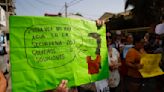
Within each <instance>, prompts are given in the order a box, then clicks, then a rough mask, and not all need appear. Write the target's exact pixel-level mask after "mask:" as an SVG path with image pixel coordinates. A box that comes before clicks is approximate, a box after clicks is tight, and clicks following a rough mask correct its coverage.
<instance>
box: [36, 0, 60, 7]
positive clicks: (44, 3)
mask: <svg viewBox="0 0 164 92" xmlns="http://www.w3.org/2000/svg"><path fill="white" fill-rule="evenodd" d="M35 1H37V2H38V3H40V4H43V5H50V6H53V7H54V6H55V7H61V6H60V5H55V4H53V3H47V2H44V1H43V0H35Z"/></svg>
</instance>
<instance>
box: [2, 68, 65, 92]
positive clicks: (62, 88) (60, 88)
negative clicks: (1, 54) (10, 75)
mask: <svg viewBox="0 0 164 92" xmlns="http://www.w3.org/2000/svg"><path fill="white" fill-rule="evenodd" d="M67 82H68V81H67V80H62V81H61V83H60V84H59V86H58V87H57V88H56V89H55V90H52V91H46V92H68V87H67ZM6 89H7V80H6V79H5V76H4V75H3V73H2V72H1V71H0V92H6Z"/></svg>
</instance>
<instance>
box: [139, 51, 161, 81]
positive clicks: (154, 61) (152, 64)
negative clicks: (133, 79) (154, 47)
mask: <svg viewBox="0 0 164 92" xmlns="http://www.w3.org/2000/svg"><path fill="white" fill-rule="evenodd" d="M161 56H162V55H161V54H144V55H143V56H142V57H141V62H140V63H141V64H143V68H142V69H140V70H139V71H140V73H141V75H142V76H143V78H148V77H154V76H158V75H162V74H164V72H163V71H162V69H161V68H160V67H159V63H160V61H161Z"/></svg>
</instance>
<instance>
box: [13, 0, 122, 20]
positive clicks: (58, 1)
mask: <svg viewBox="0 0 164 92" xmlns="http://www.w3.org/2000/svg"><path fill="white" fill-rule="evenodd" d="M65 2H66V3H67V5H68V14H70V13H74V14H76V13H80V14H82V15H83V16H84V17H86V18H89V19H95V20H96V19H98V18H100V17H101V16H102V15H103V14H104V13H105V12H111V13H119V12H124V4H125V0H15V6H16V14H17V15H23V16H44V14H45V13H50V14H58V12H61V13H63V14H64V12H65V8H64V4H65Z"/></svg>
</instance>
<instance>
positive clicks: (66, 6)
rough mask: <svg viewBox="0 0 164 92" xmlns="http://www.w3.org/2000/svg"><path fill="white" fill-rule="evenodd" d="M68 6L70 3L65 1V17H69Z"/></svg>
mask: <svg viewBox="0 0 164 92" xmlns="http://www.w3.org/2000/svg"><path fill="white" fill-rule="evenodd" d="M67 8H68V5H67V3H66V2H65V17H67Z"/></svg>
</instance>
